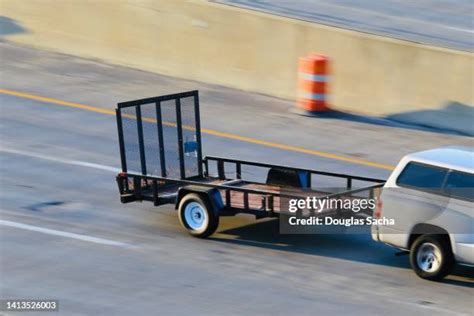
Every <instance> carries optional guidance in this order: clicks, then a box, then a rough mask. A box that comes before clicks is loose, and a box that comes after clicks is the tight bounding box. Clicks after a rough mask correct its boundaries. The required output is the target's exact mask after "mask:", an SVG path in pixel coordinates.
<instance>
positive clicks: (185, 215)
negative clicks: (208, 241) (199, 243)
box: [178, 193, 219, 238]
mask: <svg viewBox="0 0 474 316" xmlns="http://www.w3.org/2000/svg"><path fill="white" fill-rule="evenodd" d="M178 216H179V221H180V222H181V225H183V227H184V228H186V230H187V231H188V233H190V234H191V235H192V236H194V237H199V238H206V237H208V236H210V235H212V234H213V233H214V232H215V231H216V229H217V226H218V225H219V215H217V214H216V213H215V212H214V211H213V209H212V207H211V206H210V205H208V203H207V202H206V201H205V200H203V198H201V197H200V196H199V195H198V194H195V193H188V194H186V195H185V196H184V197H183V198H182V199H181V201H180V202H179V207H178Z"/></svg>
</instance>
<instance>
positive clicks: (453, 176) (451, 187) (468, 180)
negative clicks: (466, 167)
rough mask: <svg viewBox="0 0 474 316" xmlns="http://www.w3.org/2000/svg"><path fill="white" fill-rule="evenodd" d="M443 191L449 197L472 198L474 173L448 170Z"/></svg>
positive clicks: (473, 193)
mask: <svg viewBox="0 0 474 316" xmlns="http://www.w3.org/2000/svg"><path fill="white" fill-rule="evenodd" d="M445 191H446V193H447V194H448V195H449V196H451V197H455V198H460V199H467V200H474V175H472V174H469V173H464V172H459V171H452V172H450V173H449V175H448V179H447V180H446V184H445Z"/></svg>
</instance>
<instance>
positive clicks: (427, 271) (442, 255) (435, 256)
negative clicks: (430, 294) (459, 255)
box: [410, 235, 454, 281]
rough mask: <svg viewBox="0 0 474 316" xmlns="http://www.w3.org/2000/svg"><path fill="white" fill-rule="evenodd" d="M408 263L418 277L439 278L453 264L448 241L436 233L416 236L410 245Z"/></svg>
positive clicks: (436, 279)
mask: <svg viewBox="0 0 474 316" xmlns="http://www.w3.org/2000/svg"><path fill="white" fill-rule="evenodd" d="M410 263H411V266H412V268H413V270H414V271H415V273H416V274H417V275H418V276H419V277H421V278H423V279H427V280H432V281H438V280H441V279H442V278H444V277H445V276H447V275H448V274H449V273H450V272H451V269H452V267H453V265H454V259H453V254H452V251H451V246H450V245H449V241H448V240H446V239H444V238H441V237H440V236H438V235H422V236H420V237H418V239H416V240H415V242H414V243H413V245H412V247H411V251H410Z"/></svg>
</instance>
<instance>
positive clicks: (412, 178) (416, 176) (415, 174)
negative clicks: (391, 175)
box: [397, 162, 448, 191]
mask: <svg viewBox="0 0 474 316" xmlns="http://www.w3.org/2000/svg"><path fill="white" fill-rule="evenodd" d="M447 172H448V171H447V170H446V169H443V168H439V167H433V166H428V165H424V164H419V163H413V162H410V163H409V164H408V165H407V166H406V167H405V169H403V171H402V173H401V174H400V176H399V177H398V179H397V184H398V185H399V186H402V187H412V188H416V189H420V190H428V191H440V190H441V187H442V186H443V182H444V179H445V177H446V174H447Z"/></svg>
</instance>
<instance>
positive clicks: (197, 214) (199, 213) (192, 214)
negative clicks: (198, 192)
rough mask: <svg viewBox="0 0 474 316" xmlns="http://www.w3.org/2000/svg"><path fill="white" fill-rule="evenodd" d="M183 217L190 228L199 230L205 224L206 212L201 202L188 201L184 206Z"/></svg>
mask: <svg viewBox="0 0 474 316" xmlns="http://www.w3.org/2000/svg"><path fill="white" fill-rule="evenodd" d="M184 219H185V220H186V224H188V226H189V227H190V228H191V229H193V230H200V229H202V228H204V226H205V225H206V222H207V214H206V211H205V210H204V208H203V207H202V206H201V204H199V203H197V202H190V203H188V204H187V205H186V207H185V208H184Z"/></svg>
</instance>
